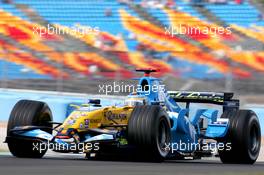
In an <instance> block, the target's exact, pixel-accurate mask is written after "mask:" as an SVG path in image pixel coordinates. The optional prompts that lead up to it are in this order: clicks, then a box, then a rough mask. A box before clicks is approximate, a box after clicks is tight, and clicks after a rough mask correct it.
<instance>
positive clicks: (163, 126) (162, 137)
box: [157, 119, 169, 157]
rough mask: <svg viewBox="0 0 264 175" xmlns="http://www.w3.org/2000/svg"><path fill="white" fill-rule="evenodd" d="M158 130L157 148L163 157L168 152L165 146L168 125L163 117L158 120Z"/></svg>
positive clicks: (167, 137)
mask: <svg viewBox="0 0 264 175" xmlns="http://www.w3.org/2000/svg"><path fill="white" fill-rule="evenodd" d="M158 131H159V133H158V138H157V142H158V148H159V150H160V153H161V154H162V156H164V157H165V156H166V155H167V153H168V151H167V149H166V147H167V144H168V142H169V133H168V132H169V131H168V126H167V122H166V120H164V119H163V120H161V121H160V124H159V130H158Z"/></svg>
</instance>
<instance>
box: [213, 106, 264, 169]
mask: <svg viewBox="0 0 264 175" xmlns="http://www.w3.org/2000/svg"><path fill="white" fill-rule="evenodd" d="M222 118H228V119H229V129H228V133H227V135H226V137H225V138H224V140H223V141H224V143H225V144H230V148H231V149H224V150H219V151H218V152H219V156H220V159H221V161H222V162H223V163H237V164H253V163H254V162H255V161H256V160H257V158H258V155H259V151H260V146H261V132H260V125H259V121H258V118H257V115H256V114H255V112H253V111H251V110H233V111H226V112H224V113H223V115H222Z"/></svg>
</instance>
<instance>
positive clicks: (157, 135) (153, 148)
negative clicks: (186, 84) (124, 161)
mask: <svg viewBox="0 0 264 175" xmlns="http://www.w3.org/2000/svg"><path fill="white" fill-rule="evenodd" d="M170 128H171V127H170V121H169V118H168V115H167V113H166V112H165V111H164V110H163V109H162V108H161V107H160V106H158V105H151V106H149V105H146V106H136V107H135V108H134V110H133V111H132V113H131V116H130V118H129V121H128V143H129V144H132V145H135V146H136V147H137V148H138V149H139V155H140V157H142V158H146V159H148V160H150V161H155V162H156V161H157V162H160V161H162V160H164V158H166V157H167V155H168V153H169V150H168V149H166V147H167V146H166V144H167V145H168V144H169V143H170V137H171V133H170Z"/></svg>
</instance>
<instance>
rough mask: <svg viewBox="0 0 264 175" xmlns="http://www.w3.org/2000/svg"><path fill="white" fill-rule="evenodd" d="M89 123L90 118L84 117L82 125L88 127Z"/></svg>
mask: <svg viewBox="0 0 264 175" xmlns="http://www.w3.org/2000/svg"><path fill="white" fill-rule="evenodd" d="M89 123H90V120H89V119H85V120H84V127H85V128H88V127H89Z"/></svg>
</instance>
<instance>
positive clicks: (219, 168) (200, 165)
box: [0, 155, 264, 175]
mask: <svg viewBox="0 0 264 175" xmlns="http://www.w3.org/2000/svg"><path fill="white" fill-rule="evenodd" d="M0 174H1V175H5V174H8V175H12V174H19V175H24V174H25V175H31V174H34V175H42V174H43V175H48V174H58V175H59V174H61V175H68V174H69V175H77V174H91V175H97V174H107V175H112V174H113V175H119V174H124V175H130V174H143V175H156V174H157V175H166V174H173V175H178V174H179V175H185V174H201V175H204V174H221V175H225V174H228V175H233V174H256V175H261V174H264V163H263V162H257V163H255V164H254V165H234V164H222V163H221V162H220V161H219V160H217V159H215V160H184V161H183V160H182V161H174V160H173V161H165V162H163V163H149V162H135V161H121V160H116V161H105V160H104V161H101V160H100V161H98V160H97V161H93V160H87V159H85V158H84V157H83V156H80V155H78V156H76V155H67V156H66V155H63V156H61V155H55V156H54V155H52V156H50V155H47V156H45V157H44V158H42V159H29V158H27V159H25V158H15V157H13V156H11V155H0Z"/></svg>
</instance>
